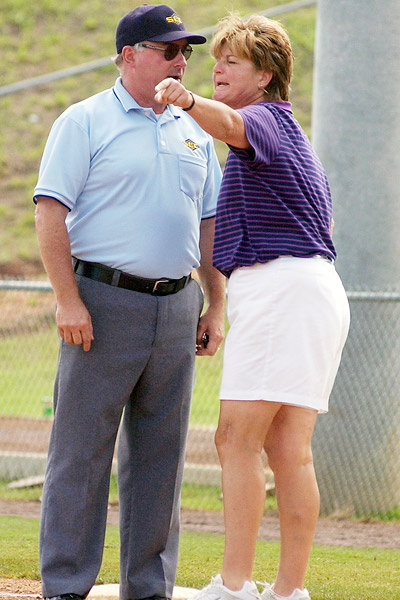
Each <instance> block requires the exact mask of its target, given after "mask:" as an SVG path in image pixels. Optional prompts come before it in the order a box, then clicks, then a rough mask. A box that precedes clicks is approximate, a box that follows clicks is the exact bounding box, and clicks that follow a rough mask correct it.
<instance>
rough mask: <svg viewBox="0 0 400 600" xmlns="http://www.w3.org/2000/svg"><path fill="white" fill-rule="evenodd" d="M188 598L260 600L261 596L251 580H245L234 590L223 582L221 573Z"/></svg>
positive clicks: (202, 599)
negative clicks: (240, 586) (239, 588)
mask: <svg viewBox="0 0 400 600" xmlns="http://www.w3.org/2000/svg"><path fill="white" fill-rule="evenodd" d="M190 600H261V597H260V594H259V593H258V589H257V586H256V584H255V583H254V582H252V581H245V582H244V584H243V587H242V589H241V590H237V591H234V590H230V589H229V588H227V587H226V586H225V585H224V584H223V581H222V577H221V575H216V576H215V577H212V579H211V583H209V584H208V585H206V587H205V588H203V589H202V590H200V591H199V592H197V594H194V596H192V597H191V599H190Z"/></svg>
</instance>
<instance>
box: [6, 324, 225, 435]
mask: <svg viewBox="0 0 400 600" xmlns="http://www.w3.org/2000/svg"><path fill="white" fill-rule="evenodd" d="M57 352H58V339H57V332H56V328H55V325H54V324H52V325H50V326H49V328H45V329H43V328H41V329H40V330H38V331H34V332H33V333H19V334H16V335H9V336H4V339H2V342H1V344H0V364H1V370H0V415H3V416H23V417H34V418H39V417H42V416H43V401H44V399H45V398H48V397H51V396H52V393H53V383H54V376H55V371H56V365H57ZM196 361H197V363H196V384H195V389H194V395H193V402H192V411H191V424H192V425H215V424H216V422H217V419H218V412H219V400H218V391H219V382H220V375H221V367H222V351H219V352H218V353H217V355H216V356H215V357H198V358H197V359H196Z"/></svg>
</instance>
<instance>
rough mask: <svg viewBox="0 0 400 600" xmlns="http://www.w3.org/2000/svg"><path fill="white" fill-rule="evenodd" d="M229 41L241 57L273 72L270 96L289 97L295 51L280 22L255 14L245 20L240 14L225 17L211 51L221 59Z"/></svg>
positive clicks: (220, 22) (267, 91) (269, 89)
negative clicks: (223, 48) (224, 47)
mask: <svg viewBox="0 0 400 600" xmlns="http://www.w3.org/2000/svg"><path fill="white" fill-rule="evenodd" d="M225 43H226V44H227V45H228V46H229V47H230V49H231V50H232V52H234V53H235V55H236V56H238V57H240V58H247V59H249V60H251V61H252V62H253V64H254V66H255V68H256V69H257V70H266V71H272V74H273V76H272V79H271V81H270V82H269V84H268V86H267V88H266V90H265V91H266V93H267V94H268V99H269V100H273V101H282V100H288V99H289V92H290V81H291V79H292V73H293V54H292V47H291V44H290V40H289V36H288V34H287V33H286V31H285V30H284V28H283V27H282V25H281V24H280V23H278V21H273V20H271V19H267V17H262V16H260V15H254V16H252V17H250V18H249V19H248V20H247V21H244V20H243V19H242V18H241V17H239V16H238V15H236V14H230V15H229V16H227V17H224V18H222V19H221V20H220V21H219V22H218V25H217V30H216V33H215V34H214V36H213V38H212V40H211V54H212V56H213V57H214V58H216V59H218V58H219V57H220V56H221V53H222V46H223V45H224V44H225Z"/></svg>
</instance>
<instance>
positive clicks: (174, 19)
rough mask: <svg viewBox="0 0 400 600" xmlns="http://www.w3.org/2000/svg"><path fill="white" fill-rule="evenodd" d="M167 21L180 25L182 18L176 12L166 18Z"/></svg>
mask: <svg viewBox="0 0 400 600" xmlns="http://www.w3.org/2000/svg"><path fill="white" fill-rule="evenodd" d="M166 21H167V23H175V25H180V24H181V23H182V20H181V18H180V17H178V15H177V14H176V13H174V14H173V15H171V16H170V17H167V18H166Z"/></svg>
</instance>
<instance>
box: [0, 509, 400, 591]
mask: <svg viewBox="0 0 400 600" xmlns="http://www.w3.org/2000/svg"><path fill="white" fill-rule="evenodd" d="M38 533H39V522H38V519H26V518H20V517H0V556H1V572H0V576H2V577H15V578H19V577H28V578H32V579H39V578H40V575H39V566H38ZM223 544H224V538H223V536H220V535H214V534H200V533H191V532H185V533H183V534H182V535H181V545H180V559H179V565H178V573H177V581H176V584H177V585H179V586H184V587H194V588H199V587H201V586H203V585H204V584H206V583H207V582H208V581H209V578H210V576H211V575H214V574H215V573H217V572H218V571H219V570H220V568H221V558H222V553H223ZM118 555H119V534H118V528H117V527H116V526H112V525H109V526H107V533H106V542H105V549H104V559H103V565H102V568H101V571H100V573H99V577H98V580H97V583H98V584H101V583H117V582H118V578H119V574H118V572H119V571H118V569H119V567H118ZM278 557H279V545H278V544H277V543H274V542H265V541H259V542H258V544H257V555H256V561H255V568H254V578H255V579H258V580H269V581H271V580H272V579H273V578H274V576H275V572H276V566H277V562H278ZM399 562H400V550H388V549H377V548H366V549H360V548H349V547H345V548H343V547H338V546H319V545H314V548H313V551H312V555H311V559H310V564H309V569H308V573H307V580H306V586H307V587H308V589H309V591H310V594H311V597H312V599H313V600H361V599H362V600H399V598H400V573H399Z"/></svg>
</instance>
